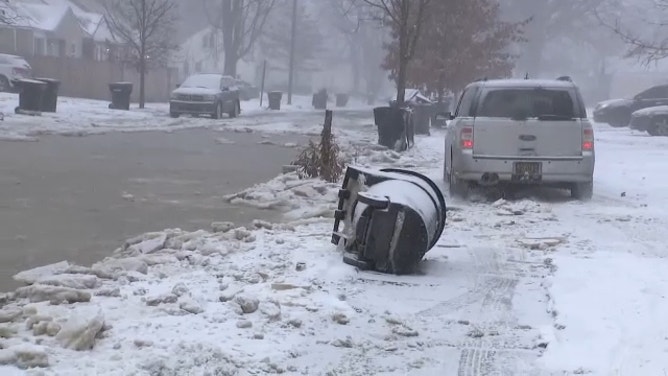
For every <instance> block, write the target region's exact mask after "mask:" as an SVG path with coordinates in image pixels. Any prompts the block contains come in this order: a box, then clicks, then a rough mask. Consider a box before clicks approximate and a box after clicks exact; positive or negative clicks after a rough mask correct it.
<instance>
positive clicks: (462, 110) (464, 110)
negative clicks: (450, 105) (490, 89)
mask: <svg viewBox="0 0 668 376" xmlns="http://www.w3.org/2000/svg"><path fill="white" fill-rule="evenodd" d="M477 93H478V87H477V86H471V87H469V88H468V89H466V91H465V92H464V94H462V98H461V100H460V101H459V106H458V107H457V111H456V112H455V117H470V116H473V113H472V111H471V110H472V107H473V106H472V105H473V99H474V98H475V95H476V94H477Z"/></svg>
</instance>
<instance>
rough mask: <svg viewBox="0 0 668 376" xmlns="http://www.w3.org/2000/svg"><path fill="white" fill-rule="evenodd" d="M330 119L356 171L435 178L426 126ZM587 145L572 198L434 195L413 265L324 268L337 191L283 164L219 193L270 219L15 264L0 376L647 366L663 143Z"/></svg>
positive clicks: (654, 314) (1, 322) (659, 241)
mask: <svg viewBox="0 0 668 376" xmlns="http://www.w3.org/2000/svg"><path fill="white" fill-rule="evenodd" d="M369 116H370V114H369ZM336 121H337V116H336V114H335V127H334V129H335V132H336V134H337V136H338V137H339V140H340V141H341V143H342V145H344V153H345V155H346V156H347V157H348V158H349V159H352V160H354V161H355V162H356V163H357V164H361V165H366V166H373V167H384V166H395V167H396V166H400V167H408V168H414V169H416V170H418V171H421V172H425V173H427V174H429V175H430V176H432V177H433V178H434V179H435V180H436V181H437V182H438V183H439V184H442V181H441V180H440V176H441V174H442V147H443V138H442V137H443V133H442V132H440V131H435V132H434V134H433V135H432V136H430V137H426V136H423V137H418V138H417V141H416V142H417V145H418V147H417V148H414V149H412V150H410V151H408V152H406V153H402V154H397V153H394V152H392V151H388V150H382V149H380V148H375V147H373V148H372V147H368V146H367V147H363V146H364V145H365V144H366V145H369V144H370V143H371V144H373V143H375V131H374V129H373V127H371V126H369V123H370V122H371V120H370V118H366V119H365V118H359V119H358V120H355V119H352V120H351V119H348V120H346V121H345V122H344V123H336ZM264 124H267V123H264ZM337 124H338V125H337ZM312 126H313V127H314V128H312V129H311V128H308V127H295V126H285V127H282V128H281V127H278V128H279V130H276V129H272V128H271V127H270V126H268V125H262V124H253V123H250V122H249V123H247V124H245V125H240V126H239V127H232V129H231V130H236V131H244V129H245V127H247V128H248V129H250V130H251V131H252V130H258V131H262V132H272V131H273V132H274V133H275V132H286V131H289V132H305V133H317V132H319V130H318V129H317V123H315V125H314V124H312ZM268 140H269V141H270V140H271V139H270V138H269V139H268ZM596 147H597V172H596V176H595V179H596V182H595V185H596V187H595V197H594V199H593V200H592V201H591V202H587V203H581V202H576V201H572V200H571V199H569V198H568V195H567V193H566V192H559V191H552V190H535V191H531V192H529V193H528V194H527V197H526V198H524V199H520V200H517V201H514V202H506V201H503V200H501V201H498V202H495V203H490V202H459V201H452V200H448V205H449V209H450V210H449V212H448V219H447V221H448V222H447V225H446V230H445V232H444V235H443V237H442V238H441V239H440V241H439V243H438V244H437V246H436V247H435V248H434V249H432V250H431V251H430V252H428V253H427V255H426V258H425V261H424V262H423V264H422V268H421V271H420V272H419V273H417V274H416V275H412V276H403V277H398V276H392V275H381V274H377V273H370V272H360V271H357V270H355V269H354V268H352V267H350V266H347V265H345V264H343V263H342V262H341V254H340V253H339V251H338V250H337V249H336V247H335V246H334V245H332V244H330V235H331V230H332V224H333V221H332V218H331V215H332V209H333V205H335V200H336V192H337V189H338V185H336V184H327V183H324V182H321V181H317V180H299V179H297V178H296V176H295V175H294V174H287V175H282V176H279V177H277V178H276V179H273V180H272V181H270V182H268V183H266V184H261V185H258V186H255V187H251V188H249V189H247V190H245V191H243V192H239V193H238V194H235V195H230V196H228V197H227V198H226V199H227V200H229V201H231V202H235V203H237V204H240V205H252V206H255V207H261V208H265V209H267V210H280V211H281V212H283V213H285V217H286V221H285V223H282V224H270V223H265V222H262V221H256V222H255V224H254V226H253V228H248V229H247V228H239V227H237V226H235V225H234V224H229V223H223V222H221V223H214V224H212V228H211V230H210V231H204V230H202V231H198V232H193V233H186V232H183V231H180V230H165V231H163V232H158V233H152V234H145V235H141V236H139V237H137V238H135V239H130V240H128V241H127V242H126V244H124V245H123V246H122V247H120V248H119V249H118V250H117V251H116V252H115V254H114V256H113V257H110V258H108V259H106V260H103V261H101V262H99V263H98V264H95V265H93V266H92V267H82V266H75V265H70V264H67V263H61V264H56V265H52V266H50V267H48V268H46V269H42V270H33V271H28V272H25V273H21V274H20V275H18V276H17V278H18V279H20V280H22V281H23V282H25V283H26V287H23V288H20V289H18V290H17V291H16V292H14V293H11V294H7V295H6V296H3V297H0V302H2V303H1V304H2V305H3V307H2V309H1V310H0V338H3V339H2V340H0V364H6V365H7V366H5V367H3V366H0V374H2V375H14V374H16V375H23V374H27V373H25V372H24V371H23V370H22V369H24V368H28V367H38V369H40V370H42V371H43V374H45V375H74V376H77V375H91V374H99V375H130V374H132V375H205V374H212V375H214V374H216V375H236V374H238V375H251V374H278V373H282V374H295V375H297V374H300V375H370V374H384V375H405V374H410V375H491V374H498V375H532V376H533V375H564V374H582V373H586V374H593V375H611V374H624V375H625V374H629V375H662V374H664V373H665V371H664V370H665V369H668V360H666V359H668V357H666V356H665V351H666V337H668V326H667V325H666V324H664V323H663V322H662V318H663V317H665V314H666V313H667V311H668V303H667V302H666V299H665V297H664V295H665V294H664V293H663V291H665V290H666V288H667V287H668V286H666V278H665V277H664V276H663V275H664V274H665V273H661V272H662V270H663V269H664V267H665V266H668V265H665V263H666V261H665V254H666V247H665V241H664V239H663V237H661V236H660V234H661V232H660V231H661V229H663V228H666V225H667V224H668V219H667V215H666V214H665V212H664V211H663V210H662V208H663V207H665V205H666V202H667V201H668V193H667V190H666V188H667V187H666V185H667V181H668V178H667V177H666V174H665V173H662V171H664V170H665V165H666V163H667V162H668V139H666V138H650V137H645V136H640V135H638V134H635V133H632V132H631V131H629V130H626V129H612V128H608V127H604V126H600V127H597V145H596ZM663 321H665V320H663ZM33 374H34V373H33Z"/></svg>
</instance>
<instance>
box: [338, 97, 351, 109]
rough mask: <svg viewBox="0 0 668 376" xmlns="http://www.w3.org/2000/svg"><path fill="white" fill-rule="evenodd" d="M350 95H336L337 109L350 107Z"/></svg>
mask: <svg viewBox="0 0 668 376" xmlns="http://www.w3.org/2000/svg"><path fill="white" fill-rule="evenodd" d="M348 99H349V96H348V94H336V107H346V106H347V105H348Z"/></svg>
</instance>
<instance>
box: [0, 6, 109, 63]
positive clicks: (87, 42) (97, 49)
mask: <svg viewBox="0 0 668 376" xmlns="http://www.w3.org/2000/svg"><path fill="white" fill-rule="evenodd" d="M2 8H4V9H2ZM0 9H2V10H3V11H5V12H9V13H7V14H9V16H10V18H11V19H12V20H13V22H12V23H11V24H8V25H0V52H2V53H11V54H16V55H21V56H55V57H64V56H67V57H76V58H85V59H91V60H98V61H103V60H108V59H112V58H113V56H114V55H120V53H121V52H120V51H121V49H122V48H121V45H120V43H118V41H117V40H116V38H114V36H113V34H112V32H111V31H110V28H109V26H108V24H107V21H106V18H105V17H104V15H103V14H100V13H94V12H90V11H87V10H85V9H84V8H82V7H81V6H79V5H78V4H77V3H75V2H73V1H69V0H7V2H6V4H0Z"/></svg>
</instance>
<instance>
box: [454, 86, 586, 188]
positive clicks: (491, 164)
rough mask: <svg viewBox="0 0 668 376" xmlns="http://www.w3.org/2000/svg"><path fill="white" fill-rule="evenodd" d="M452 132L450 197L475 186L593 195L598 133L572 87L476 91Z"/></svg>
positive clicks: (462, 105)
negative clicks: (541, 188) (549, 188)
mask: <svg viewBox="0 0 668 376" xmlns="http://www.w3.org/2000/svg"><path fill="white" fill-rule="evenodd" d="M450 118H451V119H452V120H451V121H450V122H449V124H448V126H447V128H446V138H445V164H444V168H443V170H444V171H443V175H444V179H445V181H446V184H447V185H448V186H449V189H450V194H451V195H455V196H466V195H467V194H468V191H469V188H470V187H471V186H472V185H480V186H499V185H500V186H504V185H505V186H509V185H510V186H511V185H527V184H528V185H544V186H552V187H557V188H566V189H570V191H571V195H572V196H573V197H575V198H577V199H588V198H590V197H591V196H592V192H593V187H594V183H593V174H594V159H595V158H594V131H593V128H592V125H591V123H590V122H589V120H588V119H587V112H586V109H585V105H584V103H583V100H582V96H581V95H580V91H579V89H578V87H577V86H576V85H575V84H574V83H572V82H570V81H568V80H530V79H527V80H491V81H477V82H473V83H471V84H469V85H468V86H467V87H466V89H465V90H464V92H463V94H462V95H461V97H460V98H459V101H458V103H457V107H456V110H455V113H454V115H450Z"/></svg>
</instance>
